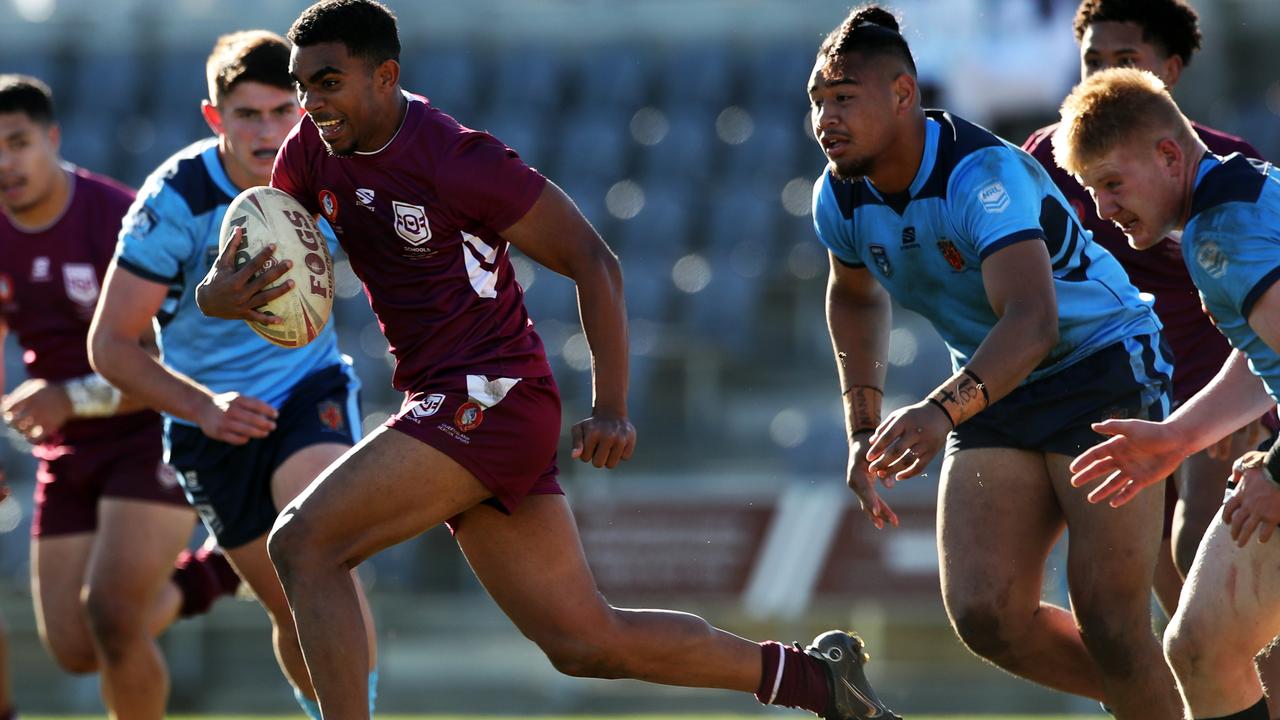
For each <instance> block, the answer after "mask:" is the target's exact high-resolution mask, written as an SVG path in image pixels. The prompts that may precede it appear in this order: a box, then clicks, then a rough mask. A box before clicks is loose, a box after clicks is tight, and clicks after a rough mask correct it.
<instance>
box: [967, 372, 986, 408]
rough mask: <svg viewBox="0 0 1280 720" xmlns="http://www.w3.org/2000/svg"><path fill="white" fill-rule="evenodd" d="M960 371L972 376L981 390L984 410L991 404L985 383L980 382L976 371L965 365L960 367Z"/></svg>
mask: <svg viewBox="0 0 1280 720" xmlns="http://www.w3.org/2000/svg"><path fill="white" fill-rule="evenodd" d="M960 372H962V373H964V374H965V375H968V376H969V377H971V378H973V381H974V382H975V383H977V384H978V389H979V390H981V391H982V409H983V410H986V409H987V408H988V407H989V406H990V405H991V393H988V392H987V384H986V383H984V382H982V378H980V377H978V373H976V372H974V371H972V370H970V369H969V368H967V367H963V368H960Z"/></svg>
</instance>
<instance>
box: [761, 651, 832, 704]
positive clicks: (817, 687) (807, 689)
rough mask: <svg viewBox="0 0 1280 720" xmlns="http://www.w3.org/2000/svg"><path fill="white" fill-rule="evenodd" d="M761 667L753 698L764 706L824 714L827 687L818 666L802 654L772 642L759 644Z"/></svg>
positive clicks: (823, 670)
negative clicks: (758, 684)
mask: <svg viewBox="0 0 1280 720" xmlns="http://www.w3.org/2000/svg"><path fill="white" fill-rule="evenodd" d="M760 653H761V659H762V660H763V668H762V670H761V672H760V687H759V688H758V689H757V690H756V699H757V700H759V701H760V702H762V703H764V704H765V705H783V706H786V707H793V708H800V709H801V710H808V711H809V712H811V713H814V714H815V715H822V714H824V713H826V711H827V707H828V706H829V705H830V704H831V687H830V685H829V683H828V680H827V670H826V668H824V667H823V666H822V663H820V662H818V661H817V660H815V659H813V658H811V657H809V656H808V655H805V654H804V653H803V652H802V651H800V650H798V649H796V648H794V647H787V646H786V645H783V644H782V643H776V642H773V641H769V642H762V643H760Z"/></svg>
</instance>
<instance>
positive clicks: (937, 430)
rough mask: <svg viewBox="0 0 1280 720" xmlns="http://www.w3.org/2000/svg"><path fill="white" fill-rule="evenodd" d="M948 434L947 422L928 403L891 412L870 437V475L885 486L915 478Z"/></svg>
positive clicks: (924, 401)
mask: <svg viewBox="0 0 1280 720" xmlns="http://www.w3.org/2000/svg"><path fill="white" fill-rule="evenodd" d="M949 432H951V420H950V419H949V418H947V417H946V415H944V414H943V411H942V409H941V408H939V407H937V406H936V405H934V404H932V403H930V402H929V401H928V400H921V401H920V402H918V403H916V404H915V405H909V406H907V407H904V408H899V409H898V410H895V411H893V412H892V413H890V414H889V417H887V418H885V419H884V420H883V421H882V422H881V423H880V427H878V428H876V431H875V432H874V433H873V434H872V435H871V447H870V448H869V449H868V450H867V459H868V460H870V461H871V468H870V469H871V473H872V474H873V475H876V476H877V477H879V478H880V479H881V481H882V482H883V483H884V486H885V487H893V483H894V482H895V481H897V480H906V479H907V478H909V477H914V476H916V475H919V474H920V473H922V472H924V469H925V468H926V467H928V466H929V461H931V460H933V456H934V455H937V454H938V451H939V450H941V449H942V447H943V445H944V444H945V443H946V442H947V433H949Z"/></svg>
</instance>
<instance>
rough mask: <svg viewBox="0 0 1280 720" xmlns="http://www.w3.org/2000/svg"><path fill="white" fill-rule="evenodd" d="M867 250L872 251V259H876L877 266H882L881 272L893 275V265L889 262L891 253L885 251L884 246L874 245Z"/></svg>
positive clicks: (887, 275)
mask: <svg viewBox="0 0 1280 720" xmlns="http://www.w3.org/2000/svg"><path fill="white" fill-rule="evenodd" d="M867 250H869V251H870V252H871V259H873V260H875V261H876V267H878V268H880V274H881V275H884V276H885V277H893V265H892V264H891V263H890V262H889V253H887V252H885V249H884V246H883V245H872V246H870V247H869V248H867Z"/></svg>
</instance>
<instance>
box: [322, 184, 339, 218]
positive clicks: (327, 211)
mask: <svg viewBox="0 0 1280 720" xmlns="http://www.w3.org/2000/svg"><path fill="white" fill-rule="evenodd" d="M320 213H321V214H322V215H324V219H325V220H328V221H329V222H335V221H336V220H337V219H338V196H337V195H334V194H333V191H332V190H327V189H326V190H321V191H320Z"/></svg>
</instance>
